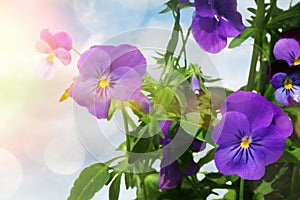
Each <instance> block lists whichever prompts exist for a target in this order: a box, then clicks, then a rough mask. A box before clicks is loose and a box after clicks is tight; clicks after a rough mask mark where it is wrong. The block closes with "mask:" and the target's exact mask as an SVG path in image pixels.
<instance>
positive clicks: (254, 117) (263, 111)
mask: <svg viewBox="0 0 300 200" xmlns="http://www.w3.org/2000/svg"><path fill="white" fill-rule="evenodd" d="M221 113H222V115H223V116H222V119H221V121H220V122H219V123H218V124H217V125H216V126H215V128H214V130H213V140H214V141H215V143H216V144H218V145H219V147H218V149H217V151H216V153H215V163H216V166H217V168H218V170H219V171H220V172H221V173H223V174H224V175H233V174H237V175H239V176H240V177H241V178H243V179H247V180H258V179H260V178H261V177H262V176H263V175H264V173H265V166H266V165H269V164H271V163H274V162H276V161H277V160H278V159H279V158H280V157H281V155H282V154H283V151H284V147H285V144H286V142H285V139H286V137H288V136H290V135H291V134H292V132H293V126H292V123H291V121H290V120H289V118H288V116H287V115H286V114H285V113H284V112H283V111H282V110H281V109H280V108H279V107H278V106H276V105H275V104H273V103H271V102H269V101H268V100H267V99H265V98H264V97H263V96H261V95H259V94H256V93H252V92H243V91H239V92H235V93H233V94H231V95H230V96H228V97H227V98H226V100H225V102H224V103H223V104H222V106H221Z"/></svg>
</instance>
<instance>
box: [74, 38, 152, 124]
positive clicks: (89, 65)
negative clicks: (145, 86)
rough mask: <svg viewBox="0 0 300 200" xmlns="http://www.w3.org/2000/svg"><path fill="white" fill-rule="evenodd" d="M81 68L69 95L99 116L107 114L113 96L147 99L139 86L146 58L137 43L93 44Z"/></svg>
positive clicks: (144, 69) (104, 116)
mask: <svg viewBox="0 0 300 200" xmlns="http://www.w3.org/2000/svg"><path fill="white" fill-rule="evenodd" d="M78 70H79V73H80V75H79V76H77V77H75V78H74V84H73V85H72V87H71V88H70V91H69V93H70V96H71V97H72V98H73V99H74V100H75V101H76V102H77V103H78V104H79V105H81V106H84V107H86V108H87V109H88V110H89V112H90V113H91V114H93V115H95V116H96V117H97V118H99V119H101V118H107V116H108V111H109V108H110V105H111V101H112V99H113V98H115V99H118V100H121V101H128V100H135V101H137V102H140V101H143V100H144V99H145V98H144V97H143V94H142V93H141V91H140V90H141V87H142V79H141V77H142V76H143V74H144V73H145V71H146V59H145V57H144V56H143V55H142V54H141V52H140V51H139V50H138V49H137V48H136V47H134V46H131V45H126V44H124V45H120V46H93V47H91V48H90V49H88V50H87V51H85V52H84V53H83V54H82V55H81V56H80V58H79V60H78ZM144 105H147V103H146V104H144ZM145 109H147V108H145Z"/></svg>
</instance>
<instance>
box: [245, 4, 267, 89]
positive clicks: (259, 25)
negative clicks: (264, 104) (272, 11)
mask: <svg viewBox="0 0 300 200" xmlns="http://www.w3.org/2000/svg"><path fill="white" fill-rule="evenodd" d="M264 18H265V2H264V0H259V1H257V10H256V19H255V25H256V30H255V34H254V45H253V50H252V58H251V64H250V72H249V76H248V83H247V86H246V90H248V91H252V90H254V89H256V83H255V79H256V76H257V73H256V66H257V61H258V58H259V57H260V56H261V53H260V48H259V47H261V46H262V36H263V29H264V26H265V21H264V20H265V19H264ZM259 78H260V77H259ZM258 92H259V91H258Z"/></svg>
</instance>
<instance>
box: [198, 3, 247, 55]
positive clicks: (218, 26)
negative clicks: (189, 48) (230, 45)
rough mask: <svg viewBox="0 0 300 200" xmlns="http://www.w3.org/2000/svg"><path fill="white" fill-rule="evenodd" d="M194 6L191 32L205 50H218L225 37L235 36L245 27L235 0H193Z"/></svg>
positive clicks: (224, 42)
mask: <svg viewBox="0 0 300 200" xmlns="http://www.w3.org/2000/svg"><path fill="white" fill-rule="evenodd" d="M194 6H195V8H196V11H195V13H194V16H193V21H192V33H193V36H194V38H195V40H196V41H197V43H198V44H199V46H200V47H201V48H202V49H204V50H205V51H207V52H210V53H218V52H220V51H221V50H222V49H224V48H225V46H226V44H227V38H229V37H236V36H238V35H239V34H240V32H241V31H243V30H244V29H245V26H244V25H243V23H242V16H241V14H240V13H239V12H238V11H237V4H236V1H235V0H195V2H194Z"/></svg>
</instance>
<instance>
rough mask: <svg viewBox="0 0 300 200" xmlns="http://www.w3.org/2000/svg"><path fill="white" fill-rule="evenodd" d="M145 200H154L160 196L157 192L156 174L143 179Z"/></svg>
mask: <svg viewBox="0 0 300 200" xmlns="http://www.w3.org/2000/svg"><path fill="white" fill-rule="evenodd" d="M144 184H145V188H146V194H147V195H146V196H147V200H156V199H157V198H158V196H159V195H160V192H159V190H158V174H157V173H154V174H149V175H147V176H146V177H145V179H144Z"/></svg>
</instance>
